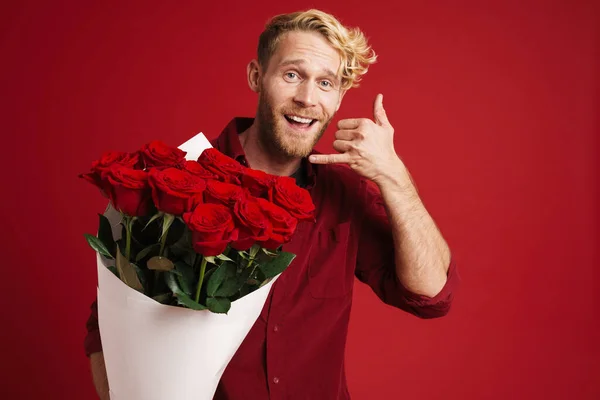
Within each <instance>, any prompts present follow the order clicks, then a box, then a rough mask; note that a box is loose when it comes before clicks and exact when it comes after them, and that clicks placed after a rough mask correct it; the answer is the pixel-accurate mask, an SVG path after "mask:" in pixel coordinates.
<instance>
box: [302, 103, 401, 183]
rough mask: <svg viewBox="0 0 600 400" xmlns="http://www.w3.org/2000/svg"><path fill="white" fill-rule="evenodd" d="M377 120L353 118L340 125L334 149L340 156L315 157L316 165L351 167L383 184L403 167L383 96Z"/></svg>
mask: <svg viewBox="0 0 600 400" xmlns="http://www.w3.org/2000/svg"><path fill="white" fill-rule="evenodd" d="M373 116H374V119H373V120H371V119H369V118H351V119H343V120H340V121H339V122H338V131H337V132H336V133H335V139H336V140H335V141H334V142H333V148H334V149H335V150H337V151H339V152H340V154H314V155H311V156H310V157H309V161H310V162H312V163H314V164H348V165H349V166H350V168H352V169H353V170H354V171H356V172H357V173H359V174H360V175H362V176H364V177H365V178H367V179H370V180H372V181H374V182H375V183H379V182H378V181H380V180H381V179H384V178H386V177H390V175H394V171H396V173H397V172H398V168H399V167H400V166H403V163H402V161H401V160H400V158H399V157H398V155H397V154H396V151H395V150H394V128H393V127H392V125H391V124H390V122H389V120H388V118H387V115H386V113H385V110H384V109H383V95H381V94H379V95H377V97H376V98H375V103H374V106H373Z"/></svg>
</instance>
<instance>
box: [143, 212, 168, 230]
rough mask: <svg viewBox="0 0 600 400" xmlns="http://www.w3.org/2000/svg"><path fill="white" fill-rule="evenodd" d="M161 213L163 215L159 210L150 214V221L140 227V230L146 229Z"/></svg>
mask: <svg viewBox="0 0 600 400" xmlns="http://www.w3.org/2000/svg"><path fill="white" fill-rule="evenodd" d="M163 215H164V213H163V212H162V211H159V212H157V213H156V214H154V215H153V216H152V218H150V221H148V223H146V225H145V226H144V227H143V228H142V230H144V229H146V228H147V227H148V226H149V225H150V224H151V223H153V222H154V221H156V220H157V219H158V218H160V217H162V216H163Z"/></svg>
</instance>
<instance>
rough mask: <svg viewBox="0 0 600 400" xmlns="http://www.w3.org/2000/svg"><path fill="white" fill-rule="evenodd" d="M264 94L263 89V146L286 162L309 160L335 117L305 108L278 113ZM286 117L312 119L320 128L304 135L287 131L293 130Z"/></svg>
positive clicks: (259, 114)
mask: <svg viewBox="0 0 600 400" xmlns="http://www.w3.org/2000/svg"><path fill="white" fill-rule="evenodd" d="M264 93H265V92H264V90H261V91H260V94H259V101H258V112H257V119H258V139H259V141H260V142H261V144H262V145H263V146H264V147H265V148H267V149H269V150H271V151H273V152H275V153H276V154H278V155H279V156H281V157H282V158H285V159H293V158H304V157H307V156H308V155H309V154H310V153H311V151H312V149H313V148H314V146H315V145H316V144H317V142H318V141H319V139H321V137H322V136H323V134H324V133H325V131H326V130H327V127H328V126H329V123H330V122H331V119H332V118H333V116H331V117H329V118H328V117H327V116H326V115H323V114H315V113H312V114H309V113H307V111H306V110H305V109H302V108H300V107H295V106H293V105H292V106H287V107H282V108H281V109H279V110H275V109H274V107H273V105H272V104H271V102H270V101H269V99H268V98H267V97H266V96H265V94H264ZM286 114H295V115H303V116H306V117H308V118H312V119H314V120H315V121H314V122H313V124H321V126H320V128H319V130H318V131H316V132H315V133H313V132H312V130H311V131H310V132H307V133H306V134H305V135H297V134H294V133H290V132H286V131H289V130H290V129H292V128H290V126H289V124H288V123H287V121H286V118H285V117H284V115H286ZM307 114H309V115H307Z"/></svg>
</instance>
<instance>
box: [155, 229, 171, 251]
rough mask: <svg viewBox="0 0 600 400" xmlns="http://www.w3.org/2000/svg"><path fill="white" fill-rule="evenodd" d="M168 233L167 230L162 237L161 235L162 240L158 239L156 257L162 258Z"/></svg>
mask: <svg viewBox="0 0 600 400" xmlns="http://www.w3.org/2000/svg"><path fill="white" fill-rule="evenodd" d="M168 232H169V230H168V229H167V231H166V232H165V233H164V235H162V238H160V251H159V252H158V255H159V256H160V257H162V256H163V254H164V252H165V244H166V243H167V233H168Z"/></svg>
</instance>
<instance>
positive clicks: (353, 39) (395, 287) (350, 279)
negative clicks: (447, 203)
mask: <svg viewBox="0 0 600 400" xmlns="http://www.w3.org/2000/svg"><path fill="white" fill-rule="evenodd" d="M374 61H375V55H374V53H373V51H372V50H371V48H370V47H369V46H368V45H367V42H366V40H365V38H364V36H363V35H362V33H361V32H360V31H358V30H348V29H346V28H345V27H343V26H342V25H341V24H340V23H339V22H338V21H337V20H336V19H335V18H334V17H332V16H330V15H328V14H325V13H323V12H320V11H317V10H310V11H307V12H301V13H293V14H287V15H281V16H278V17H275V18H274V19H273V20H271V21H270V23H269V24H268V25H267V27H266V29H265V31H264V32H263V33H262V34H261V37H260V39H259V47H258V58H257V60H253V61H251V62H250V63H249V65H248V68H247V74H248V83H249V85H250V88H251V89H252V90H253V91H255V92H256V93H258V97H259V101H258V108H257V111H256V117H255V118H254V119H250V118H236V119H234V120H233V121H232V122H231V123H230V124H229V125H228V126H227V127H226V128H225V130H224V131H223V133H222V134H221V135H220V136H219V137H218V138H217V139H216V140H215V141H214V142H213V146H215V147H216V148H217V149H219V150H220V151H221V152H223V153H225V154H227V155H229V156H230V157H232V158H235V159H236V160H238V161H239V162H240V163H242V164H244V165H249V166H251V167H252V168H255V169H260V170H263V171H265V172H268V173H271V174H276V175H287V176H294V177H295V178H296V180H297V182H298V184H299V185H301V186H303V187H305V188H306V189H307V190H309V191H310V193H311V196H312V198H313V201H314V203H315V205H316V208H317V215H316V222H315V223H304V224H300V225H299V226H298V230H297V232H296V234H295V236H294V237H293V239H292V241H291V242H290V243H289V244H287V245H285V246H284V250H286V251H290V252H292V253H295V254H297V258H296V259H295V260H294V262H293V263H292V265H291V266H290V267H289V268H288V269H287V270H286V271H285V272H284V273H283V274H282V275H281V277H280V278H279V279H278V280H277V281H276V283H275V284H274V286H273V288H272V290H271V293H270V294H269V298H268V300H267V302H266V303H265V306H264V309H263V311H262V313H261V316H260V317H259V318H258V320H257V321H256V323H255V325H254V326H253V328H252V329H251V331H250V333H249V334H248V336H247V337H246V339H245V340H244V342H243V343H242V345H241V347H240V348H239V350H238V351H237V353H236V355H235V356H234V358H233V359H232V361H231V362H230V364H229V365H228V366H227V369H226V370H225V372H224V374H223V377H222V379H221V382H220V385H219V388H218V390H217V393H216V395H215V399H223V400H226V399H227V400H242V399H243V400H253V399H256V400H262V399H348V398H349V394H348V390H347V386H346V379H345V373H344V349H345V343H346V334H347V329H348V321H349V315H350V306H351V301H352V287H353V283H354V277H355V276H356V277H357V278H358V279H359V280H360V281H362V282H364V283H366V284H368V285H369V286H370V287H371V288H372V289H373V291H374V292H375V293H376V294H377V296H379V298H381V300H382V301H383V302H385V303H387V304H389V305H391V306H394V307H397V308H399V309H402V310H404V311H407V312H410V313H412V314H414V315H416V316H418V317H421V318H434V317H441V316H443V315H445V314H446V313H447V312H448V310H449V308H450V304H451V301H452V293H453V290H454V289H455V285H456V282H457V276H456V272H455V270H456V268H455V266H454V262H453V261H452V260H451V255H450V251H449V248H448V246H447V244H446V242H445V241H444V239H443V237H442V235H441V234H440V232H439V231H438V229H437V228H436V225H435V223H434V221H433V220H432V218H431V217H430V215H429V214H428V212H427V211H426V209H425V207H424V206H423V204H422V203H421V201H420V199H419V196H418V195H417V190H416V188H415V187H414V186H413V184H412V181H411V178H410V175H409V173H408V171H407V169H406V167H405V165H404V164H403V162H402V160H401V159H400V158H399V157H398V156H397V154H396V152H395V150H394V143H393V134H394V129H393V127H392V125H391V124H390V122H389V120H388V118H387V115H386V112H385V110H384V108H383V103H382V101H383V100H382V96H381V95H379V96H377V98H376V99H375V102H374V113H373V119H367V118H353V119H345V120H341V121H339V123H338V126H337V128H338V129H337V131H336V133H335V138H336V140H335V141H334V143H333V146H334V148H335V149H336V150H337V151H338V152H339V153H338V154H329V155H323V154H317V153H316V152H315V151H314V150H313V146H314V145H315V144H316V143H317V141H318V140H319V138H320V137H321V136H322V135H323V133H324V132H325V129H326V128H327V126H328V124H329V122H330V121H331V119H332V118H333V116H334V115H335V113H336V111H337V110H338V109H339V107H340V105H341V103H342V99H343V97H344V95H345V94H346V92H347V91H348V89H349V88H351V87H352V86H355V85H356V83H357V82H358V81H359V80H360V78H361V75H363V74H364V73H366V72H367V69H368V66H369V64H371V63H373V62H374ZM88 330H89V335H88V337H87V340H86V353H87V354H88V355H90V358H91V363H92V364H91V365H92V371H93V375H94V382H95V384H96V387H97V389H98V392H99V394H100V395H101V397H102V396H106V395H105V393H107V391H108V387H107V382H106V372H105V370H104V364H103V358H102V353H101V345H100V338H99V334H98V328H97V320H96V313H95V309H94V312H93V313H92V316H91V317H90V320H89V322H88Z"/></svg>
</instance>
